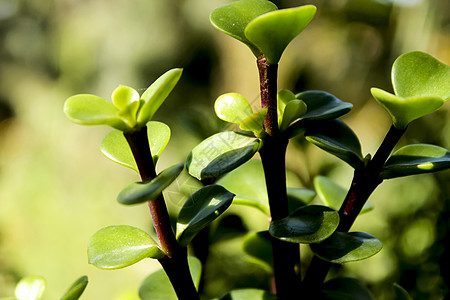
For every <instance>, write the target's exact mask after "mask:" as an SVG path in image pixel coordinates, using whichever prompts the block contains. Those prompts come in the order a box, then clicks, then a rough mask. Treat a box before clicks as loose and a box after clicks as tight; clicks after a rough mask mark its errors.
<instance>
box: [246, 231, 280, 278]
mask: <svg viewBox="0 0 450 300" xmlns="http://www.w3.org/2000/svg"><path fill="white" fill-rule="evenodd" d="M270 238H271V237H270V234H269V232H268V231H260V232H252V233H249V234H247V235H246V236H245V237H244V244H243V246H242V247H243V249H244V251H245V253H247V254H248V255H250V256H252V257H253V258H254V259H255V261H256V262H257V263H258V264H259V265H261V267H263V268H264V269H266V270H270V271H271V270H272V265H273V260H272V243H271V242H270Z"/></svg>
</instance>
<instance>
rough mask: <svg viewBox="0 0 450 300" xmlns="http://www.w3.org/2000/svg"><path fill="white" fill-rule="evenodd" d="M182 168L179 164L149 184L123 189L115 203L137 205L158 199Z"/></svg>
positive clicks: (132, 185) (134, 185) (139, 184)
mask: <svg viewBox="0 0 450 300" xmlns="http://www.w3.org/2000/svg"><path fill="white" fill-rule="evenodd" d="M183 168H184V164H183V163H180V164H177V165H174V166H172V167H170V168H167V169H165V170H164V171H162V172H161V173H159V174H158V176H156V177H155V178H153V179H152V180H151V181H149V182H135V183H132V184H130V185H128V186H127V187H126V188H124V189H123V190H122V191H121V192H120V193H119V195H118V197H117V201H119V202H120V203H122V204H127V205H129V204H138V203H142V202H146V201H151V200H154V199H156V198H158V196H159V195H161V193H162V192H163V191H164V189H166V188H167V187H168V186H169V185H170V184H171V183H172V182H173V181H174V180H175V179H176V178H177V177H178V175H180V173H181V171H182V170H183Z"/></svg>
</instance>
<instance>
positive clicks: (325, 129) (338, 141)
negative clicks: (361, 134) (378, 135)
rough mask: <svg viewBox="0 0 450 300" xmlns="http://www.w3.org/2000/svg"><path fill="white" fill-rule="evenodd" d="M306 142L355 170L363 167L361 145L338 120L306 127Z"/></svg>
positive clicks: (354, 135)
mask: <svg viewBox="0 0 450 300" xmlns="http://www.w3.org/2000/svg"><path fill="white" fill-rule="evenodd" d="M305 138H306V139H307V140H308V142H310V143H312V144H314V145H316V146H317V147H319V148H321V149H323V150H325V151H327V152H328V153H330V154H333V155H335V156H337V157H339V158H340V159H342V160H343V161H345V162H346V163H348V164H349V165H350V166H352V167H353V168H355V169H359V168H362V167H363V166H364V163H363V156H362V153H361V144H360V143H359V139H358V137H357V136H356V134H355V133H354V132H353V130H351V128H350V127H348V126H347V125H346V124H345V123H344V122H342V121H340V120H328V121H323V122H314V123H312V124H310V126H307V127H306V131H305Z"/></svg>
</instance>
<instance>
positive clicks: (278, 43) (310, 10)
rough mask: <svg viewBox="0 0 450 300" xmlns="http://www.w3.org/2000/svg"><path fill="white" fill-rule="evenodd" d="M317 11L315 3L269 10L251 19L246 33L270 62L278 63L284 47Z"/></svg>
mask: <svg viewBox="0 0 450 300" xmlns="http://www.w3.org/2000/svg"><path fill="white" fill-rule="evenodd" d="M315 13H316V7H315V6H313V5H304V6H300V7H295V8H289V9H281V10H275V11H272V12H268V13H266V14H263V15H260V16H258V17H256V18H254V19H253V20H251V21H250V22H249V23H248V25H247V27H246V28H245V32H244V34H245V36H246V37H247V39H248V40H249V41H250V42H251V43H252V44H254V45H256V47H257V48H259V49H260V50H261V51H262V53H263V54H264V56H265V57H266V59H267V62H268V63H269V64H277V63H278V62H279V60H280V58H281V55H282V54H283V52H284V49H285V48H286V47H287V45H288V44H289V43H290V42H291V41H292V40H293V39H294V38H295V37H296V36H297V35H299V34H300V32H302V31H303V29H305V28H306V26H308V24H309V23H310V22H311V20H312V19H313V17H314V15H315Z"/></svg>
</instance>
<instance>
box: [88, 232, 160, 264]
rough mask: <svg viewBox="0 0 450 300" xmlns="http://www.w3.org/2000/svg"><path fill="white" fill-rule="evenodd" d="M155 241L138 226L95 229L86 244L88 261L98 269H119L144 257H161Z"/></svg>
mask: <svg viewBox="0 0 450 300" xmlns="http://www.w3.org/2000/svg"><path fill="white" fill-rule="evenodd" d="M163 256H164V254H163V253H162V251H161V250H160V249H159V248H158V245H157V243H156V242H155V241H154V240H153V239H152V238H151V237H150V236H149V235H148V234H147V233H145V232H144V231H142V230H140V229H139V228H136V227H132V226H128V225H118V226H108V227H105V228H102V229H100V230H99V231H97V232H96V233H95V234H94V235H93V236H92V237H91V239H90V241H89V244H88V258H89V263H90V264H93V265H94V266H96V267H97V268H100V269H120V268H125V267H128V266H130V265H132V264H135V263H137V262H139V261H141V260H143V259H144V258H148V257H149V258H157V259H159V258H161V257H163Z"/></svg>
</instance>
